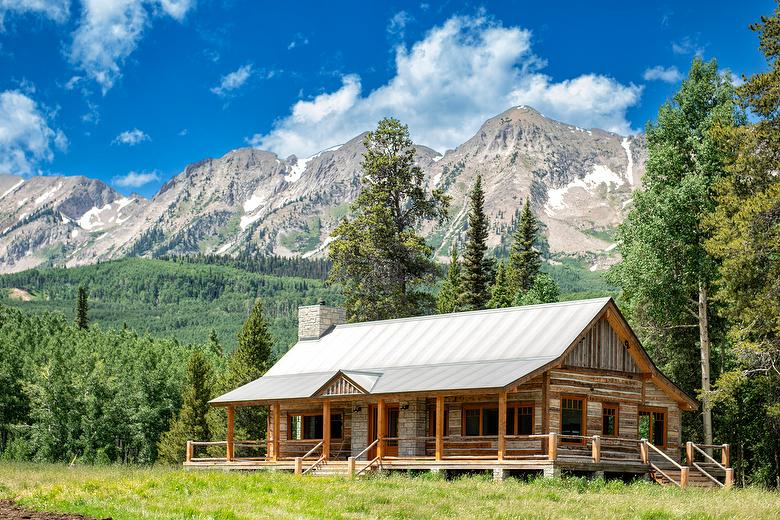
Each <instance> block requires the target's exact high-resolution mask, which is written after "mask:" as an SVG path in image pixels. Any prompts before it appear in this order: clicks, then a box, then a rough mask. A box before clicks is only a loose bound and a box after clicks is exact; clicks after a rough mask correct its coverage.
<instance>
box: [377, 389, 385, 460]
mask: <svg viewBox="0 0 780 520" xmlns="http://www.w3.org/2000/svg"><path fill="white" fill-rule="evenodd" d="M376 438H377V439H378V440H379V442H377V444H376V456H377V457H379V460H382V457H384V455H385V400H384V399H380V400H379V402H378V403H377V405H376Z"/></svg>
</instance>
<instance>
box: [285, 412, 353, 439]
mask: <svg viewBox="0 0 780 520" xmlns="http://www.w3.org/2000/svg"><path fill="white" fill-rule="evenodd" d="M343 425H344V418H343V416H342V415H341V414H340V413H333V414H330V438H331V439H340V438H342V436H343V432H344V426H343ZM322 431H323V430H322V414H320V415H316V414H308V415H307V414H290V416H289V422H288V432H289V433H288V438H289V439H290V440H292V441H302V440H310V439H313V440H316V439H322Z"/></svg>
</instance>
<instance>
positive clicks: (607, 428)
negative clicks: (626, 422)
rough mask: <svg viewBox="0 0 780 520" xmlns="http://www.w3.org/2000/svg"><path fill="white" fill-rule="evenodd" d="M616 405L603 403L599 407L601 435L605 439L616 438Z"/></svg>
mask: <svg viewBox="0 0 780 520" xmlns="http://www.w3.org/2000/svg"><path fill="white" fill-rule="evenodd" d="M618 415H619V414H618V405H617V404H607V403H604V404H603V405H602V407H601V434H602V435H604V436H605V437H606V436H608V437H617V436H618Z"/></svg>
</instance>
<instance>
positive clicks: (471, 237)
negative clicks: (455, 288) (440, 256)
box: [460, 175, 491, 310]
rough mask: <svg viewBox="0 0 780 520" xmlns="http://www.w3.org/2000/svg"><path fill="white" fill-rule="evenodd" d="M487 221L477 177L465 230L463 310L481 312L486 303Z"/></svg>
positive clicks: (488, 297)
mask: <svg viewBox="0 0 780 520" xmlns="http://www.w3.org/2000/svg"><path fill="white" fill-rule="evenodd" d="M487 237H488V221H487V217H486V216H485V192H484V191H482V176H481V175H477V180H476V181H475V182H474V187H473V188H472V189H471V192H470V193H469V227H468V229H467V230H466V248H465V251H464V253H463V268H462V271H461V286H460V289H461V293H460V303H461V306H462V307H463V309H464V310H479V309H484V308H485V306H486V305H487V302H488V300H489V299H490V290H489V283H490V275H491V272H490V271H491V269H490V262H489V261H488V259H487V258H486V257H485V253H486V252H487Z"/></svg>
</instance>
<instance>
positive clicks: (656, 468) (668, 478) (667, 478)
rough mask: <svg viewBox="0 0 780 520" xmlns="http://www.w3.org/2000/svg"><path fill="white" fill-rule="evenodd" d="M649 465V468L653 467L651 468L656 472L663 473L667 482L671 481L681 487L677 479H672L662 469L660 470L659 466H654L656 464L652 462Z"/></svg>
mask: <svg viewBox="0 0 780 520" xmlns="http://www.w3.org/2000/svg"><path fill="white" fill-rule="evenodd" d="M650 467H651V468H653V469H654V470H655V471H657V472H658V473H660V474H661V475H663V476H664V477H665V478H666V480H668V481H669V482H671V483H672V484H674V485H675V486H677V487H682V485H681V484H680V483H679V482H677V481H676V480H674V479H673V478H672V477H670V476H669V475H667V474H666V473H665V472H664V470H662V469H661V468H659V467H658V466H656V465H655V464H653V463H652V462H651V463H650Z"/></svg>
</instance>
